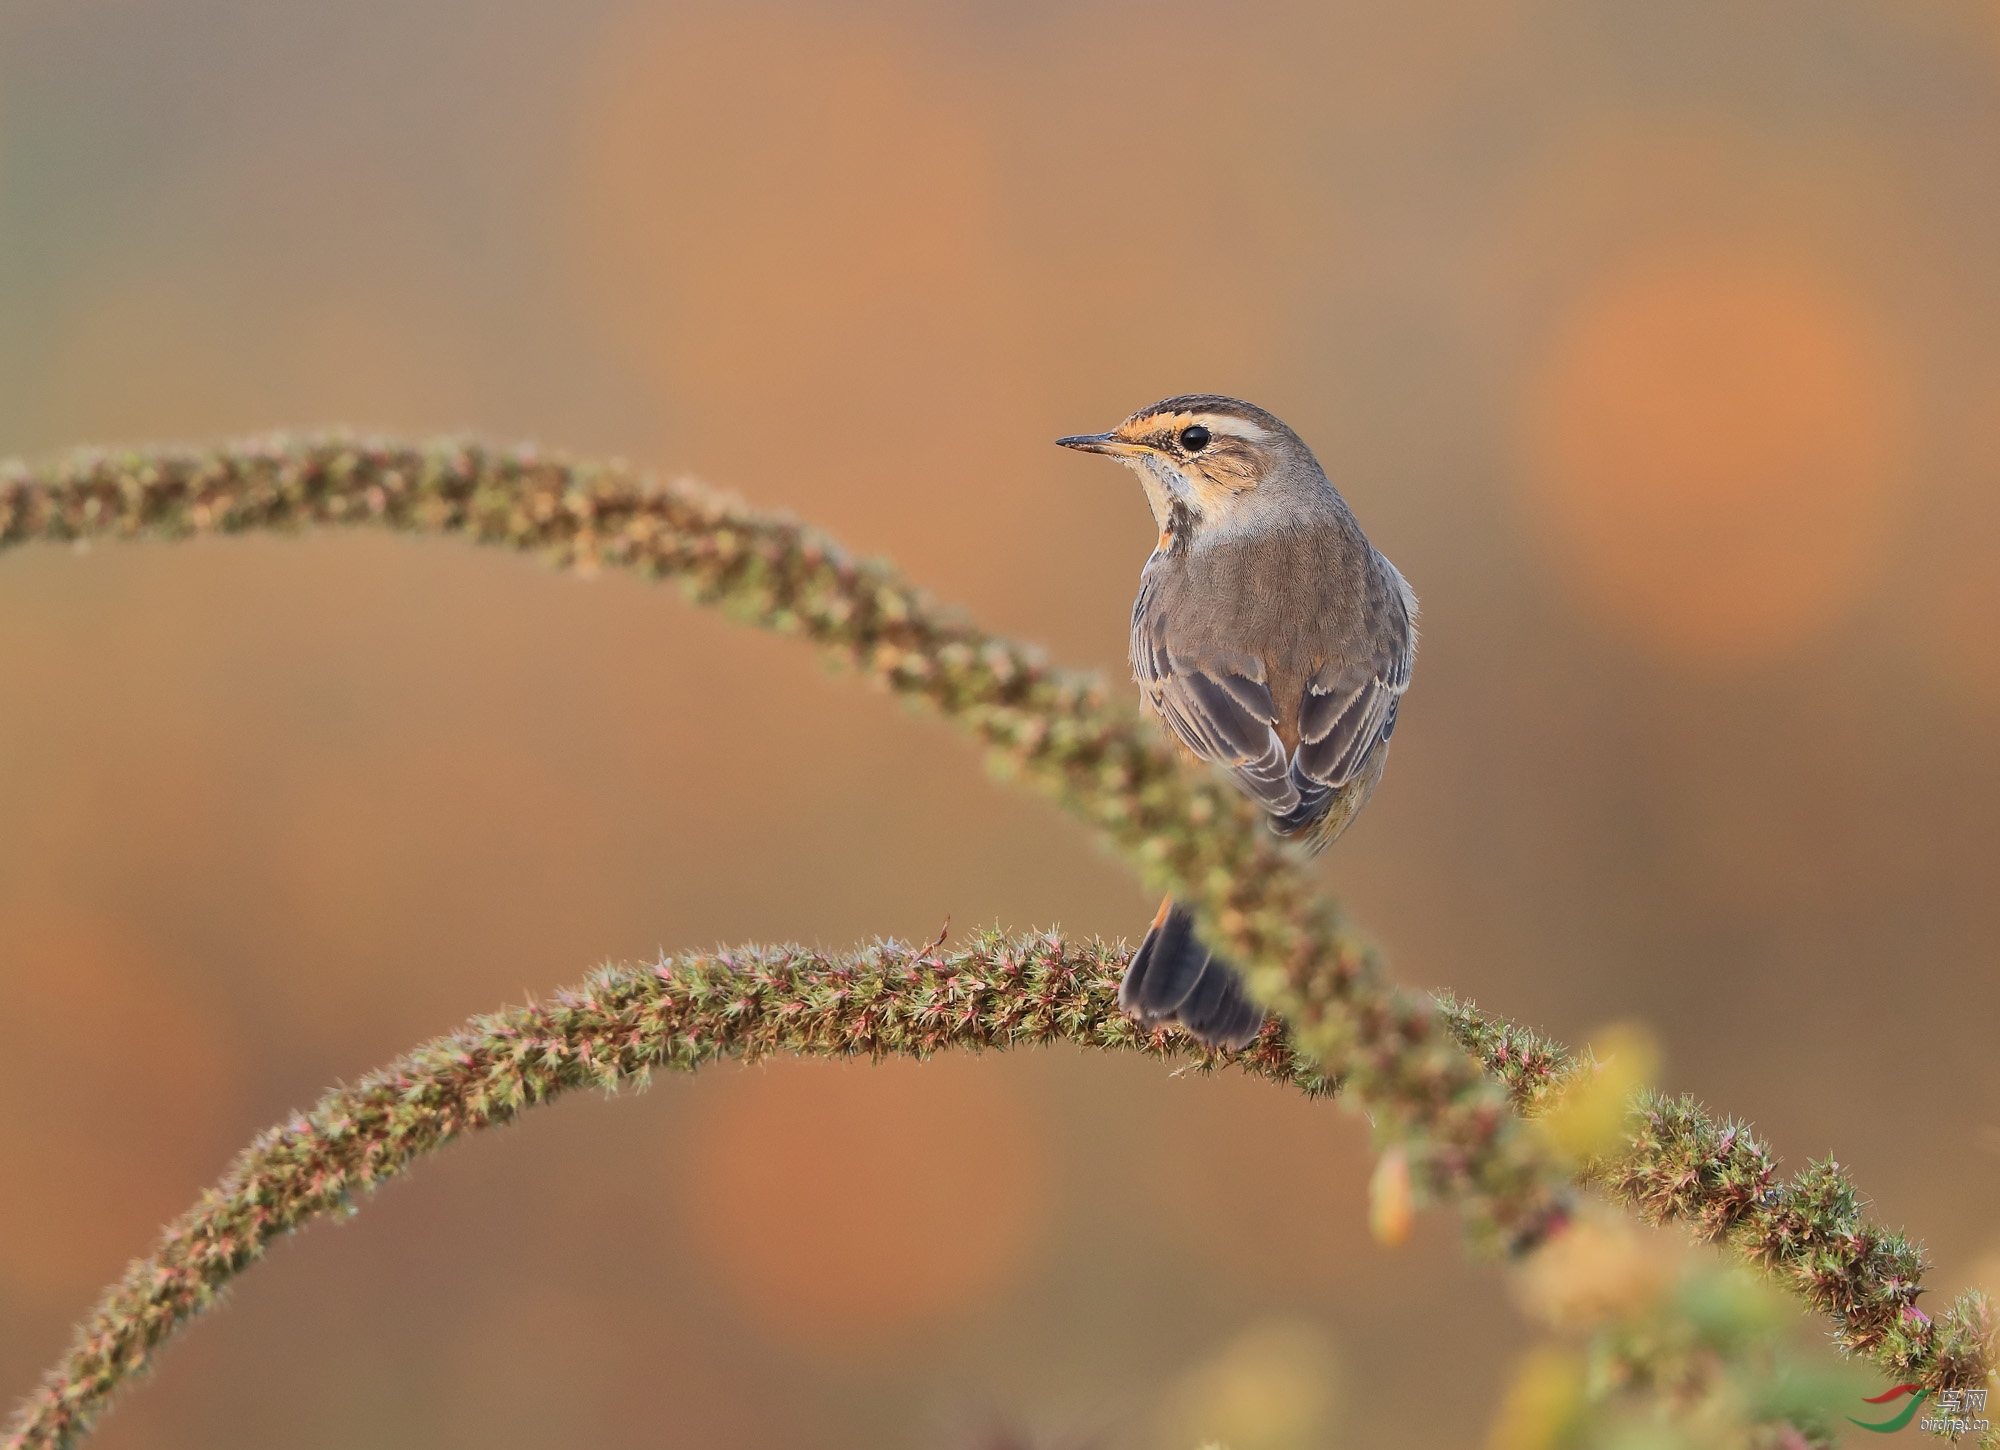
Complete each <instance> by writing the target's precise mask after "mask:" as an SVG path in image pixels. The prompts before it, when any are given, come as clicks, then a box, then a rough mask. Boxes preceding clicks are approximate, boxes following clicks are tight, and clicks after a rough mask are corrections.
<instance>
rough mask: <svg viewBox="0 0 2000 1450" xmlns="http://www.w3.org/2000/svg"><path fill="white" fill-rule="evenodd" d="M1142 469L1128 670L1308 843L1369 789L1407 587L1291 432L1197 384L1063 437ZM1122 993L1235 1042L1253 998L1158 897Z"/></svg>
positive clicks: (1285, 829)
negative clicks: (1150, 524)
mask: <svg viewBox="0 0 2000 1450" xmlns="http://www.w3.org/2000/svg"><path fill="white" fill-rule="evenodd" d="M1056 442H1057V443H1059V444H1061V445H1062V446H1063V447H1064V448H1075V449H1079V450H1081V451H1082V452H1085V453H1102V454H1106V455H1107V456H1109V457H1112V458H1115V459H1117V460H1118V461H1119V462H1120V463H1123V464H1124V465H1125V466H1126V467H1127V468H1129V469H1131V470H1132V471H1133V472H1134V473H1136V474H1138V475H1139V483H1140V485H1141V486H1142V487H1143V488H1144V489H1145V491H1146V502H1147V503H1148V504H1150V505H1152V509H1153V518H1154V520H1155V521H1156V522H1157V523H1158V524H1159V526H1160V541H1159V544H1158V546H1157V547H1156V548H1154V550H1153V556H1152V557H1151V558H1150V559H1148V560H1147V561H1146V567H1145V569H1144V571H1143V572H1142V573H1141V574H1140V576H1139V597H1138V599H1137V601H1135V602H1134V604H1133V605H1132V675H1133V678H1134V679H1136V680H1137V681H1138V683H1139V688H1140V690H1141V691H1142V692H1143V693H1144V695H1145V697H1146V699H1147V701H1148V702H1149V703H1150V704H1151V705H1152V707H1153V709H1154V710H1156V711H1158V712H1159V715H1160V718H1161V719H1163V720H1165V721H1166V722H1167V724H1168V725H1169V726H1170V727H1171V728H1172V730H1173V732H1174V734H1175V735H1176V736H1178V737H1179V738H1180V741H1181V743H1182V744H1184V745H1185V746H1186V747H1187V748H1188V749H1189V750H1191V751H1193V752H1194V753H1195V755H1197V756H1199V757H1200V758H1201V759H1203V760H1206V761H1212V762H1214V763H1216V764H1218V765H1221V766H1224V767H1226V768H1227V769H1228V771H1229V772H1230V774H1231V776H1233V777H1234V779H1235V782H1236V785H1237V787H1238V788H1239V789H1240V790H1242V791H1243V793H1244V794H1245V795H1247V796H1249V797H1250V799H1251V800H1253V801H1255V802H1256V803H1257V804H1258V805H1259V806H1261V807H1263V809H1264V810H1265V811H1266V812H1267V813H1268V814H1269V816H1270V824H1271V829H1272V830H1273V831H1275V832H1277V833H1278V834H1279V835H1280V836H1285V837H1289V838H1291V839H1293V840H1295V841H1298V842H1300V843H1301V844H1302V845H1304V846H1305V847H1306V849H1307V850H1308V851H1310V852H1313V853H1315V854H1316V853H1318V852H1320V851H1322V850H1324V849H1325V848H1326V847H1327V846H1328V845H1330V844H1332V842H1333V841H1334V839H1335V838H1336V837H1337V836H1339V835H1340V833H1341V832H1342V831H1344V830H1346V829H1347V827H1348V825H1349V824H1350V823H1351V822H1352V821H1353V820H1354V817H1355V816H1356V815H1357V814H1358V813H1359V812H1360V810H1361V808H1362V806H1364V805H1366V804H1367V803H1368V797H1369V796H1370V795H1371V794H1373V792H1374V790H1375V784H1376V782H1377V781H1379V780H1380V779H1381V778H1382V765H1383V762H1384V761H1385V760H1386V759H1387V758H1388V754H1389V736H1390V735H1391V733H1393V732H1394V730H1395V728H1396V708H1397V705H1398V703H1399V702H1400V701H1401V699H1402V695H1403V691H1404V690H1405V689H1406V688H1408V686H1409V683H1410V665H1411V662H1412V661H1413V660H1414V659H1415V657H1416V649H1417V631H1416V619H1417V599H1416V596H1415V595H1414V594H1412V593H1411V592H1410V586H1409V585H1408V584H1406V583H1404V582H1403V576H1402V575H1401V574H1399V573H1397V572H1396V566H1395V565H1393V564H1391V563H1390V562H1389V561H1388V560H1387V559H1385V558H1383V557H1382V556H1381V555H1380V554H1379V553H1377V552H1376V551H1375V548H1374V546H1372V545H1371V544H1370V543H1369V542H1368V539H1367V536H1366V535H1364V534H1363V533H1362V532H1361V525H1360V524H1358V523H1356V522H1355V519H1354V514H1353V512H1352V511H1351V510H1350V509H1349V508H1348V507H1347V502H1346V500H1344V499H1343V498H1341V496H1340V494H1339V493H1338V492H1337V491H1336V490H1335V489H1334V486H1333V484H1332V483H1331V482H1330V481H1329V480H1328V479H1327V476H1326V470H1324V469H1323V468H1321V467H1320V466H1319V460H1318V459H1316V458H1314V457H1313V455H1312V450H1311V449H1310V448H1307V447H1306V445H1305V443H1304V442H1303V440H1301V439H1300V437H1299V435H1298V434H1296V433H1294V432H1293V431H1292V430H1291V429H1290V428H1287V427H1286V426H1285V425H1284V424H1283V423H1281V422H1279V421H1278V420H1277V419H1276V418H1274V417H1273V416H1271V414H1269V413H1267V412H1265V411H1264V410H1263V409H1262V408H1258V407H1254V406H1252V405H1251V404H1249V403H1244V402H1239V401H1237V400H1236V399H1234V398H1222V397H1215V396H1211V395H1206V394H1191V395H1189V396H1186V397H1179V398H1168V399H1167V400H1166V401H1165V402H1160V403H1155V404H1154V405H1153V406H1152V407H1150V408H1141V409H1140V410H1139V411H1138V412H1136V413H1134V414H1133V415H1132V416H1131V417H1129V418H1127V419H1126V420H1125V421H1124V422H1123V423H1120V424H1119V425H1118V426H1117V427H1116V428H1113V429H1112V430H1111V431H1110V432H1108V433H1087V434H1083V435H1081V436H1079V437H1074V438H1058V439H1057V440H1056ZM1118 1004H1119V1006H1120V1007H1122V1008H1123V1009H1124V1010H1125V1011H1127V1012H1129V1013H1131V1014H1132V1015H1133V1016H1135V1017H1137V1018H1138V1019H1139V1020H1140V1021H1141V1022H1144V1023H1147V1024H1152V1023H1156V1022H1172V1021H1177V1022H1179V1023H1180V1024H1181V1026H1183V1027H1184V1028H1186V1029H1187V1030H1188V1031H1189V1032H1191V1033H1193V1034H1194V1035H1195V1036H1196V1037H1198V1038H1200V1039H1201V1040H1202V1041H1204V1042H1207V1043H1211V1044H1213V1045H1215V1046H1218V1047H1242V1046H1244V1045H1246V1044H1247V1043H1249V1042H1250V1041H1251V1040H1252V1039H1253V1038H1255V1037H1256V1035H1257V1033H1258V1031H1259V1029H1260V1028H1261V1027H1262V1026H1263V1022H1264V1013H1263V1009H1262V1008H1260V1007H1259V1006H1258V1005H1257V1004H1256V1003H1255V1002H1254V1001H1252V1000H1251V998H1250V995H1249V993H1248V991H1247V990H1246V989H1245V987H1244V984H1243V979H1242V978H1241V977H1240V976H1239V975H1237V973H1236V972H1235V970H1234V969H1232V968H1231V967H1230V966H1229V965H1228V964H1227V963H1226V962H1223V961H1221V960H1220V959H1218V958H1217V957H1215V956H1214V954H1213V953H1211V952H1210V951H1209V950H1208V948H1207V947H1205V946H1204V945H1203V944H1202V943H1201V941H1200V940H1199V939H1197V937H1196V936H1195V933H1194V921H1193V918H1192V917H1191V916H1190V915H1189V914H1188V912H1187V911H1186V910H1185V909H1184V908H1181V907H1178V906H1176V905H1175V904H1174V899H1173V898H1172V897H1171V896H1169V897H1168V898H1167V899H1166V900H1165V901H1163V902H1161V903H1160V910H1159V914H1158V915H1157V916H1155V917H1154V918H1153V924H1152V928H1151V929H1150V930H1149V931H1148V932H1147V933H1146V939H1145V940H1144V941H1143V942H1141V943H1140V944H1139V950H1138V951H1137V952H1136V953H1134V955H1133V957H1132V963H1131V965H1130V966H1129V967H1127V968H1126V971H1125V980H1124V982H1123V984H1122V985H1121V986H1120V987H1119V989H1118Z"/></svg>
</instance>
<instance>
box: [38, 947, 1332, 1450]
mask: <svg viewBox="0 0 2000 1450" xmlns="http://www.w3.org/2000/svg"><path fill="white" fill-rule="evenodd" d="M1124 967H1125V955H1124V953H1123V952H1122V951H1120V950H1117V949H1114V948H1112V947H1108V946H1106V945H1104V944H1103V943H1101V942H1094V941H1093V942H1080V943H1072V942H1067V941H1064V940H1063V939H1062V938H1061V937H1059V936H1056V935H1053V934H1049V935H1042V936H1032V937H1023V938H1018V939H1009V938H1006V937H1002V936H1000V935H999V934H998V933H988V934H983V935H981V936H980V937H979V938H978V939H977V940H976V941H975V942H974V943H973V944H972V946H971V947H970V948H969V949H967V950H964V951H958V952H952V953H949V954H940V953H938V952H936V951H935V950H932V949H926V948H912V947H905V946H900V945H897V944H895V943H893V942H891V943H884V944H882V945H879V946H875V947H871V948H867V949H864V950H862V951H857V952H853V953H850V954H848V955H846V956H840V957H829V956H824V955H821V954H819V953H815V952H808V951H804V950H802V949H800V948H797V947H777V948H765V947H745V948H742V949H740V950H737V951H731V952H723V953H717V954H713V955H696V956H683V957H679V958H676V959H674V960H671V961H662V962H659V963H657V964H654V965H650V966H619V967H609V968H605V969H603V970H601V971H599V972H597V973H595V974H594V975H593V976H592V977H591V978H590V980H589V981H587V982H586V983H584V984H583V985H582V986H581V987H578V988H576V989H574V990H571V991H565V992H559V993H557V994H556V996H555V997H554V998H552V999H551V1000H550V1001H548V1002H543V1003H533V1004H530V1005H528V1006H525V1007H515V1008H510V1009H508V1010H506V1011H503V1012H497V1013H494V1014H492V1015H490V1016H485V1017H477V1018H474V1019H473V1020H472V1021H470V1022H468V1023H466V1024H465V1026H463V1027H461V1028H460V1029H459V1030H458V1031H457V1032H454V1033H452V1034H451V1035H450V1036H448V1037H440V1038H438V1039H436V1040H435V1041H432V1042H428V1043H425V1044H424V1045H423V1046H422V1047H419V1048H418V1049H417V1050H416V1051H414V1052H412V1053H409V1054H408V1055H407V1056H404V1057H402V1058H399V1059H397V1060H396V1061H395V1062H393V1063H390V1064H389V1065H388V1066H387V1067H384V1068H382V1069H380V1070H378V1071H376V1072H372V1073H369V1074H368V1075H367V1076H366V1077H364V1078H362V1079H361V1080H360V1081H359V1082H357V1083H355V1084H353V1085H352V1086H349V1087H342V1088H336V1089H334V1090H333V1091H332V1092H329V1093H328V1094H326V1096H325V1097H323V1098H321V1099H320V1100H319V1102H318V1104H317V1105H316V1106H314V1107H313V1108H312V1110H311V1111H309V1112H306V1113H302V1114H300V1115H298V1116H297V1117H295V1118H293V1119H292V1120H291V1121H290V1122H287V1123H284V1124H282V1125H281V1126H279V1127H276V1128H272V1129H270V1130H269V1131H267V1132H265V1133H264V1134H262V1135H261V1136H260V1137H259V1138H258V1139H257V1140H256V1141H255V1142H254V1143H252V1144H251V1145H250V1146H249V1147H248V1148H247V1149H245V1150H244V1151H243V1153H242V1154H241V1155H240V1156H238V1158H237V1159H236V1162H235V1163H234V1164H233V1165H232V1166H231V1168H230V1170H229V1172H228V1174H227V1175H226V1176H225V1177H224V1178H223V1180H222V1181H221V1182H220V1183H219V1184H217V1185H216V1186H215V1187H214V1188H213V1189H211V1190H209V1191H208V1192H207V1193H204V1194H203V1195H202V1198H201V1201H200V1202H199V1203H197V1204H196V1205H195V1206H194V1207H193V1208H192V1209H190V1210H189V1211H188V1212H187V1213H185V1214H183V1215H182V1216H181V1217H180V1218H179V1219H177V1220H176V1221H175V1222H174V1223H173V1224H171V1225H169V1226H168V1228H167V1229H166V1231H165V1233H164V1234H163V1235H162V1236H161V1239H160V1242H159V1245H158V1247H156V1248H155V1249H154V1251H153V1255H152V1257H151V1258H148V1259H143V1260H140V1261H139V1262H137V1263H134V1264H133V1265H132V1266H131V1267H130V1268H129V1269H128V1270H126V1273H125V1277H124V1278H123V1279H121V1280H120V1281H119V1282H118V1283H117V1284H115V1285H113V1286H112V1287H111V1288H110V1289H109V1290H108V1291H107V1292H106V1293H105V1295H104V1298H103V1299H102V1300H101V1301H100V1302H99V1303H98V1305H97V1307H96V1308H95V1309H94V1310H93V1311H92V1313H91V1315H90V1318H89V1319H88V1320H86V1321H85V1322H84V1324H83V1325H82V1326H81V1327H80V1328H79V1330H78V1334H77V1339H76V1343H75V1345H74V1346H73V1347H72V1348H71V1350H70V1352H69V1355H68V1357H67V1358H65V1359H64V1361H63V1362H62V1364H61V1365H59V1366H58V1367H57V1368H56V1369H54V1370H53V1371H51V1372H50V1373H49V1375H48V1376H47V1378H46V1379H45V1380H44V1382H43V1385H42V1388H41V1390H40V1391H39V1392H38V1393H37V1394H35V1395H34V1396H32V1397H31V1398H30V1399H29V1400H28V1401H27V1402H26V1404H24V1405H23V1406H22V1408H21V1412H20V1416H19V1418H18V1420H17V1421H16V1424H15V1427H14V1430H13V1433H12V1436H11V1438H10V1439H9V1440H8V1441H7V1444H8V1446H9V1447H10V1450H55V1447H59V1446H64V1445H69V1444H73V1443H74V1442H75V1441H76V1439H77V1438H78V1437H79V1436H81V1435H82V1434H83V1433H84V1432H85V1431H87V1430H88V1429H89V1427H90V1425H91V1422H92V1421H93V1419H95V1418H96V1416H97V1415H98V1414H99V1413H100V1412H101V1411H102V1410H103V1409H104V1408H105V1407H106V1405H107V1404H108V1403H109V1401H110V1399H111V1397H112V1395H113V1394H114V1393H115V1392H116V1391H117V1389H118V1388H119V1386H120V1385H121V1384H123V1383H124V1382H126V1381H127V1380H129V1379H130V1378H131V1377H132V1376H133V1375H134V1374H136V1373H137V1372H138V1371H140V1370H141V1369H143V1368H144V1367H145V1365H146V1363H147V1360H148V1359H149V1357H150V1356H151V1354H152V1352H153V1350H154V1349H155V1348H157V1347H158V1346H159V1345H160V1344H162V1343H163V1342H164V1341H165V1340H166V1339H167V1338H169V1337H170V1336H171V1335H172V1334H173V1333H174V1332H175V1330H177V1329H178V1328H179V1327H180V1326H181V1325H182V1324H184V1323H185V1322H186V1321H187V1320H189V1319H190V1318H192V1317H193V1316H195V1315H197V1314H199V1313H201V1312H202V1311H203V1310H205V1309H206V1308H208V1307H209V1305H210V1304H212V1303H214V1302H215V1299H216V1296H217V1294H218V1293H219V1292H220V1291H221V1290H222V1288H223V1287H224V1286H225V1285H226V1284H227V1283H228V1282H229V1281H230V1280H231V1279H233V1278H235V1277H236V1275H238V1274H240V1273H241V1272H243V1270H244V1269H246V1268H248V1267H249V1266H250V1265H251V1264H252V1263H254V1262H255V1261H256V1260H257V1258H258V1257H259V1256H260V1255H261V1254H262V1253H263V1251H264V1248H265V1246H266V1245H267V1244H269V1243H270V1242H271V1240H273V1239H274V1238H277V1237H279V1236H280V1235H282V1234H286V1233H290V1232H291V1231H292V1230H294V1229H297V1228H301V1227H303V1226H304V1225H306V1224H308V1223H310V1222H311V1221H312V1220H314V1219H316V1218H322V1217H325V1216H326V1215H328V1214H332V1213H338V1212H340V1211H342V1210H344V1209H346V1208H347V1207H349V1206H350V1204H351V1201H352V1199H353V1197H354V1195H355V1194H357V1193H361V1192H366V1191H368V1190H370V1189H373V1188H375V1187H376V1186H377V1185H379V1184H381V1183H383V1182H385V1181H387V1180H388V1179H390V1178H393V1177H395V1176H396V1175H398V1174H400V1173H402V1172H404V1171H405V1170H406V1169H408V1168H410V1167H411V1166H412V1165H413V1164H414V1163H415V1162H416V1161H417V1159H419V1158H420V1157H422V1156H423V1155H424V1154H426V1153H429V1152H432V1151H434V1150H436V1149H438V1148H441V1147H443V1146H444V1145H445V1144H446V1143H449V1142H450V1141H451V1140H452V1139H454V1138H456V1137H458V1136H459V1135H460V1134H463V1133H469V1132H476V1131H478V1130H479V1129H482V1128H492V1127H497V1126H500V1125H502V1124H505V1123H508V1122H511V1121H512V1120H513V1119H514V1118H515V1117H517V1116H518V1115H519V1114H520V1113H522V1112H523V1111H525V1110H526V1109H528V1108H531V1107H534V1106H536V1105H538V1104H541V1103H546V1102H550V1101H552V1100H553V1099H555V1098H557V1097H560V1096H561V1095H562V1094H564V1093H566V1092H569V1091H571V1090H572V1089H575V1088H588V1087H595V1088H604V1089H611V1088H617V1087H620V1086H623V1085H626V1084H629V1083H643V1082H644V1081H645V1080H646V1079H647V1077H648V1075H649V1074H650V1073H651V1072H652V1071H653V1070H654V1069H656V1068H672V1069H677V1070H681V1071H692V1070H693V1069H695V1068H697V1067H700V1066H701V1065H702V1064H704V1063H708V1062H713V1061H716V1060H718V1059H722V1058H730V1057H735V1058H743V1059H746V1060H754V1059H756V1058H760V1057H765V1056H768V1055H770V1054H772V1053H779V1052H786V1053H797V1054H802V1055H808V1056H816V1057H869V1058H877V1059H879V1058H883V1057H891V1056H906V1057H925V1056H928V1055H929V1054H931V1053H933V1052H942V1051H948V1050H952V1049H963V1048H970V1049H973V1050H975V1051H977V1050H980V1049H987V1048H1006V1047H1019V1046H1027V1045H1038V1044H1043V1043H1052V1042H1069V1043H1074V1044H1076V1045H1078V1046H1081V1047H1092V1048H1124V1049H1136V1050H1138V1051H1141V1052H1146V1053H1150V1054H1152V1055H1154V1056H1160V1057H1166V1056H1184V1057H1191V1058H1194V1059H1195V1060H1197V1061H1198V1062H1200V1063H1201V1064H1202V1065H1203V1066H1213V1065H1217V1064H1220V1063H1225V1062H1228V1063H1233V1064H1235V1065H1237V1066H1240V1067H1243V1068H1245V1069H1247V1070H1249V1071H1252V1072H1255V1073H1258V1074H1260V1075H1261V1076H1264V1077H1269V1078H1273V1079H1276V1080H1278V1081H1282V1082H1291V1083H1294V1084H1296V1085H1297V1086H1298V1087H1300V1088H1302V1089H1304V1090H1305V1091H1306V1092H1308V1093H1314V1094H1318V1093H1322V1092H1325V1091H1327V1090H1328V1089H1329V1086H1330V1085H1329V1084H1328V1082H1327V1080H1326V1079H1325V1078H1324V1077H1323V1076H1321V1075H1320V1074H1319V1073H1318V1072H1317V1071H1316V1070H1315V1069H1314V1068H1313V1067H1312V1066H1311V1065H1310V1064H1309V1063H1307V1062H1305V1061H1304V1060H1302V1059H1301V1058H1299V1057H1298V1056H1297V1054H1295V1053H1294V1052H1292V1050H1291V1049H1290V1048H1289V1046H1287V1045H1286V1043H1285V1042H1284V1040H1283V1038H1282V1036H1281V1035H1280V1034H1278V1033H1276V1032H1267V1033H1266V1034H1265V1035H1264V1037H1263V1038H1261V1039H1260V1040H1259V1041H1258V1042H1257V1043H1255V1044H1253V1046H1252V1047H1251V1048H1250V1049H1249V1050H1248V1051H1247V1052H1244V1053H1241V1054H1236V1053H1230V1054H1216V1053H1210V1054H1203V1053H1200V1052H1197V1051H1195V1050H1193V1047H1192V1044H1191V1043H1190V1042H1189V1041H1188V1039H1186V1038H1185V1037H1182V1036H1180V1035H1179V1034H1178V1033H1174V1034H1169V1033H1167V1032H1165V1031H1161V1032H1157V1033H1143V1032H1141V1031H1139V1029H1137V1028H1136V1027H1135V1026H1134V1025H1133V1024H1132V1023H1131V1022H1130V1021H1129V1020H1127V1019H1126V1018H1124V1017H1122V1016H1121V1015H1120V1014H1119V1012H1118V1000H1117V998H1118V980H1119V977H1120V976H1121V975H1122V974H1123V972H1124Z"/></svg>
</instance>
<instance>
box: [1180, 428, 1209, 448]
mask: <svg viewBox="0 0 2000 1450" xmlns="http://www.w3.org/2000/svg"><path fill="white" fill-rule="evenodd" d="M1181 447H1183V448H1185V449H1187V451H1188V452H1190V453H1199V452H1201V450H1202V449H1204V448H1206V447H1208V429H1206V428H1204V427H1202V426H1201V424H1199V423H1196V424H1195V425H1194V426H1193V427H1192V428H1183V429H1181Z"/></svg>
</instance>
